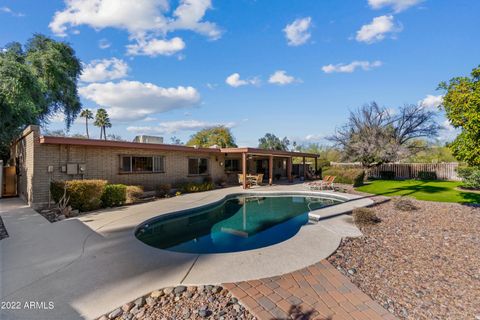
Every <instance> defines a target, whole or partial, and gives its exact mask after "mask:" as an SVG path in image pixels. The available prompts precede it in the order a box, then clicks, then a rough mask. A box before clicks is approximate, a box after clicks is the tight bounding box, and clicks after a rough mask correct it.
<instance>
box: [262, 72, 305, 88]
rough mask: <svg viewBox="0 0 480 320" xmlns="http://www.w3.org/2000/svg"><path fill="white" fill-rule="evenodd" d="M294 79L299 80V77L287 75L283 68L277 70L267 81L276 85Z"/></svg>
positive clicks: (287, 82) (293, 80) (290, 81)
mask: <svg viewBox="0 0 480 320" xmlns="http://www.w3.org/2000/svg"><path fill="white" fill-rule="evenodd" d="M295 81H297V82H298V81H300V80H299V79H295V77H293V76H289V75H288V74H287V72H286V71H285V70H277V71H275V72H274V73H273V74H272V75H270V78H269V79H268V82H269V83H273V84H278V85H286V84H289V83H292V82H295Z"/></svg>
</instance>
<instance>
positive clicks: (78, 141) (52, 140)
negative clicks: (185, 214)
mask: <svg viewBox="0 0 480 320" xmlns="http://www.w3.org/2000/svg"><path fill="white" fill-rule="evenodd" d="M40 143H41V144H60V145H74V146H90V147H113V148H130V149H150V150H160V151H179V152H198V153H214V154H219V153H229V154H242V153H248V154H253V155H273V156H285V157H309V158H317V157H318V154H315V153H304V152H292V151H279V150H266V149H258V148H248V147H245V148H195V147H188V146H180V145H172V144H159V143H141V142H128V141H113V140H98V139H84V138H71V137H54V136H41V137H40Z"/></svg>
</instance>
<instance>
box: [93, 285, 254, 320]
mask: <svg viewBox="0 0 480 320" xmlns="http://www.w3.org/2000/svg"><path fill="white" fill-rule="evenodd" d="M202 296H204V297H205V298H206V300H207V302H206V303H205V301H204V302H201V301H195V300H197V299H198V298H199V297H200V298H201V297H202ZM182 299H188V303H185V305H186V306H184V307H183V308H181V309H182V312H183V314H182V317H183V318H182V319H189V318H194V317H201V318H210V317H215V318H217V317H223V316H229V317H239V318H241V319H245V317H246V316H247V315H249V312H248V311H247V309H246V308H245V307H244V306H243V305H242V304H241V303H240V302H239V300H238V299H237V298H236V297H234V296H233V295H232V294H231V293H230V291H229V290H227V289H226V288H223V287H221V286H214V285H200V286H189V287H187V286H182V285H180V286H176V287H167V288H163V289H158V290H154V291H152V292H150V293H148V294H146V295H143V296H141V297H139V298H137V299H135V300H134V301H130V302H127V303H125V304H123V305H122V306H121V307H119V308H116V309H115V310H112V311H110V312H107V313H106V314H104V315H102V316H100V317H99V318H98V320H109V319H121V320H124V319H130V320H131V319H143V318H144V317H145V316H150V315H149V314H148V313H150V314H151V313H152V312H155V310H156V309H157V308H159V309H163V308H165V309H167V311H168V308H170V310H172V309H176V307H177V306H180V307H182V303H183V302H182V301H181V300H182ZM192 307H193V309H195V310H191V309H192ZM150 309H153V310H150ZM179 309H180V308H179ZM174 312H177V313H178V311H177V310H174ZM249 318H253V316H251V315H250V316H249Z"/></svg>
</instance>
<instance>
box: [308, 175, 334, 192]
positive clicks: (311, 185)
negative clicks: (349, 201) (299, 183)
mask: <svg viewBox="0 0 480 320" xmlns="http://www.w3.org/2000/svg"><path fill="white" fill-rule="evenodd" d="M329 179H330V176H324V177H323V179H322V180H320V181H312V182H306V183H304V185H306V186H307V187H308V188H309V189H310V190H319V189H320V186H321V184H322V183H326V182H328V180H329Z"/></svg>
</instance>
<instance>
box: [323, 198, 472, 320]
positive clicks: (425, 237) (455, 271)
mask: <svg viewBox="0 0 480 320" xmlns="http://www.w3.org/2000/svg"><path fill="white" fill-rule="evenodd" d="M373 199H374V200H375V201H376V202H377V203H378V204H377V205H376V206H375V207H373V210H374V211H375V212H376V214H377V216H378V217H379V218H381V219H382V222H380V223H378V224H374V225H364V226H360V228H361V230H362V232H363V233H364V236H363V237H360V238H351V239H345V240H344V241H343V242H342V244H341V246H340V247H339V248H338V250H337V251H336V252H335V253H334V254H333V255H332V256H331V257H330V258H329V259H328V260H329V261H330V262H331V263H332V264H333V265H334V266H335V267H337V269H338V270H340V271H341V272H342V273H344V274H345V275H347V276H348V277H349V278H350V279H351V280H352V281H353V282H354V283H355V285H357V286H358V287H359V288H360V289H361V290H363V291H364V292H365V293H367V294H368V295H370V296H371V297H372V298H373V299H374V300H376V301H377V302H378V303H380V304H381V305H382V306H384V307H385V308H386V309H388V310H389V311H390V312H392V313H394V314H396V315H397V316H398V317H399V318H402V319H474V320H479V319H480V208H478V207H477V208H475V207H471V206H466V205H461V204H453V203H439V202H428V201H419V200H411V201H412V203H413V204H414V205H415V206H416V207H417V210H412V211H402V210H399V209H397V208H396V203H398V199H395V198H394V199H392V201H387V202H385V198H384V197H374V198H373Z"/></svg>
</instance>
